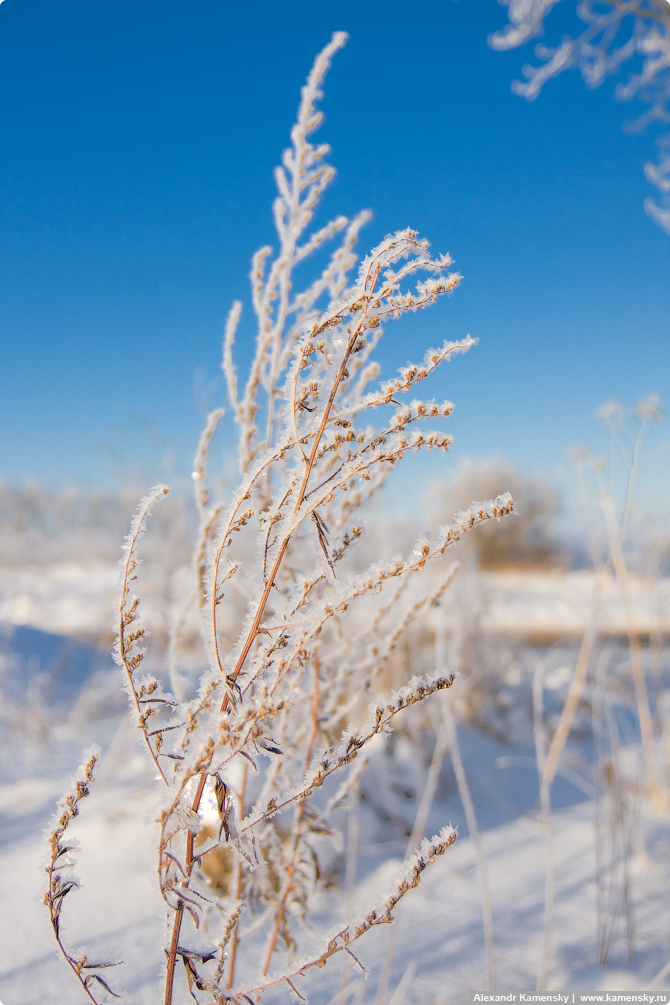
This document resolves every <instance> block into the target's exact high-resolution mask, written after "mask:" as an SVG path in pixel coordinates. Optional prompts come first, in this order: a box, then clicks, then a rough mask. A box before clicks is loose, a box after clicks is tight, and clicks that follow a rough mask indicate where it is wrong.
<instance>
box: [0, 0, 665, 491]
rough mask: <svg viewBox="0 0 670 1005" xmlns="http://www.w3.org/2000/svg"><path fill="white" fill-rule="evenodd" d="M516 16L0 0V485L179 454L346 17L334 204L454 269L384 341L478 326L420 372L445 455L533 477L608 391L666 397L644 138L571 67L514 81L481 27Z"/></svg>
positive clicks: (403, 343) (660, 292) (490, 4)
mask: <svg viewBox="0 0 670 1005" xmlns="http://www.w3.org/2000/svg"><path fill="white" fill-rule="evenodd" d="M563 7H565V11H563V10H562V9H561V8H563ZM573 7H574V3H572V2H569V3H566V4H561V5H559V8H557V10H556V11H555V13H554V15H552V19H551V21H550V25H551V34H552V40H554V39H558V38H560V34H561V30H562V29H563V28H566V29H567V28H569V27H572V23H573V22H572V18H573V17H574V14H572V15H571V8H573ZM505 19H506V14H505V11H504V10H503V8H501V7H499V6H498V4H497V3H496V2H495V0H458V2H455V0H441V2H440V3H439V4H429V5H411V4H408V3H407V0H402V2H399V0H384V2H383V3H381V2H377V0H371V2H368V3H361V2H360V0H356V2H352V0H337V3H335V2H330V0H321V2H319V3H316V2H314V0H311V2H305V0H291V2H290V3H283V4H279V3H275V2H273V3H270V2H266V0H261V2H257V3H253V4H232V3H229V2H223V0H190V2H189V3H188V4H184V3H182V2H180V3H177V2H176V0H160V2H157V0H132V2H129V0H113V2H111V0H95V2H94V3H91V0H59V2H58V3H55V2H53V0H5V2H4V3H2V4H0V79H1V86H0V102H1V104H0V118H1V123H0V207H1V212H2V244H1V251H0V255H1V262H0V333H1V336H0V337H1V340H2V356H1V363H0V374H1V375H0V476H2V477H4V478H6V479H8V480H10V481H22V480H24V479H28V478H32V479H37V480H40V481H45V482H48V483H51V484H54V485H59V486H63V485H66V484H68V483H71V482H77V483H85V484H91V483H92V484H97V483H104V484H107V485H111V484H113V483H114V482H115V481H116V480H118V479H119V478H120V477H123V476H125V475H126V474H127V473H128V472H131V471H132V472H133V473H134V474H135V475H139V477H140V478H141V479H144V480H146V481H147V482H150V481H152V480H154V479H155V478H157V477H163V478H167V479H170V478H171V479H173V480H174V479H175V478H178V477H179V475H180V473H186V472H188V470H189V465H190V459H191V457H192V455H193V452H194V447H195V444H196V443H197V438H198V433H199V429H200V426H201V424H202V419H203V416H204V414H205V413H206V412H207V411H208V410H210V409H211V408H213V407H215V406H217V405H218V404H220V403H221V402H222V400H223V385H222V381H221V379H220V371H219V354H220V342H221V332H222V326H223V321H224V318H225V315H226V313H227V310H228V307H229V304H230V301H231V300H232V299H234V298H243V299H245V300H246V298H247V290H248V281H247V274H248V270H249V259H250V257H251V255H252V253H253V251H254V250H255V249H256V248H257V247H258V246H259V245H260V244H263V243H273V230H272V222H271V215H270V206H271V202H272V199H273V195H274V188H273V179H272V169H273V167H274V165H275V164H276V163H278V160H279V155H280V152H281V150H282V149H283V147H285V146H286V145H287V139H288V132H289V129H290V126H291V124H292V122H293V120H294V115H295V110H296V107H297V101H298V95H299V88H300V86H301V84H302V82H303V80H304V78H305V76H306V74H307V72H308V70H309V67H310V65H311V63H312V60H313V57H314V55H315V53H316V52H317V51H318V50H319V49H320V48H321V47H322V46H323V45H324V44H325V43H326V41H327V40H328V39H329V37H330V35H331V33H332V31H333V30H335V29H344V30H346V31H348V32H349V34H350V41H349V43H348V45H347V47H346V49H345V50H344V51H343V52H341V53H339V54H338V55H337V56H336V57H335V61H334V65H333V68H332V70H331V72H330V75H329V77H328V81H327V88H326V97H325V101H324V102H323V108H324V110H325V112H326V116H327V119H326V123H325V125H324V126H323V128H322V130H321V132H320V134H319V138H320V139H323V140H325V141H327V142H328V143H330V144H331V146H332V148H333V153H332V157H331V160H332V163H333V164H334V165H335V166H336V168H337V170H338V176H337V179H336V181H335V182H334V184H333V185H332V187H331V189H330V190H329V193H328V196H327V199H326V201H325V207H324V214H327V215H335V214H337V213H340V212H344V213H346V214H353V213H354V212H356V211H357V210H358V209H360V208H364V207H366V208H370V209H371V210H372V211H373V213H374V218H373V221H372V223H371V224H370V225H369V226H368V227H367V228H366V230H365V231H364V234H363V241H362V243H361V246H360V248H361V252H362V253H363V252H365V251H366V250H367V249H368V247H371V246H373V244H374V243H376V242H377V241H378V240H379V239H380V238H381V237H383V236H384V235H385V234H386V233H388V232H389V231H392V230H397V229H399V228H401V227H406V226H412V227H414V228H416V229H418V230H419V231H420V233H421V234H422V235H425V236H426V237H428V238H429V239H430V241H431V242H432V244H433V247H434V248H435V250H437V251H447V250H448V251H449V252H451V254H452V255H453V256H454V258H455V260H456V267H457V268H458V269H459V271H461V272H462V273H463V274H464V275H465V282H464V284H463V287H462V288H461V289H460V290H458V291H457V292H456V293H455V294H454V296H453V297H452V298H451V299H450V300H449V301H448V302H446V303H444V304H442V305H440V306H438V307H435V308H433V309H432V310H431V311H430V312H427V313H425V314H421V315H419V316H418V317H417V319H416V320H412V322H411V323H410V324H407V325H405V326H404V327H402V326H401V327H398V328H397V329H394V328H393V326H390V327H389V329H388V334H387V345H386V349H385V356H384V361H385V363H386V364H387V365H390V362H391V361H392V360H395V362H396V363H397V364H403V363H405V362H406V361H407V359H413V358H415V357H417V356H420V355H422V353H423V348H424V346H425V345H427V344H432V343H435V342H438V341H440V340H441V339H442V338H444V337H447V338H462V337H463V336H464V335H465V334H467V333H470V334H472V335H473V336H474V337H476V338H478V339H479V340H480V342H479V346H478V347H477V348H476V349H474V350H472V351H471V352H470V353H468V355H467V356H465V357H460V358H459V359H458V360H457V361H455V362H454V363H452V364H450V366H449V367H448V368H447V369H446V370H445V374H444V377H443V378H442V380H441V382H440V383H439V385H436V386H434V387H433V388H432V391H433V393H434V394H435V396H436V397H449V398H451V399H452V400H453V401H455V403H456V405H457V409H456V411H455V413H454V416H453V419H452V420H450V425H451V428H450V431H451V432H452V433H454V435H455V436H456V438H457V440H458V447H457V456H460V457H463V456H465V455H470V456H475V457H477V456H480V457H483V456H491V455H496V454H497V455H504V456H507V457H509V458H510V459H511V460H512V461H513V462H514V463H515V464H517V465H518V466H519V467H520V468H522V469H525V470H531V469H541V470H550V469H551V468H552V467H554V466H555V465H556V464H557V463H559V462H560V461H561V459H562V457H563V456H564V452H565V450H566V449H567V448H568V447H570V446H571V445H572V444H574V443H578V442H588V441H590V440H594V442H595V437H596V435H597V434H596V433H595V431H594V430H595V426H594V423H593V421H592V414H593V411H594V409H595V408H596V407H597V406H598V405H600V404H601V403H602V402H603V401H604V400H606V399H609V398H618V399H620V400H622V401H623V402H627V403H630V402H632V401H634V400H635V399H636V398H637V397H639V396H640V395H642V394H644V393H646V392H649V391H655V392H658V393H659V394H660V395H661V397H662V399H664V400H665V402H666V404H667V402H668V400H669V399H670V393H669V392H670V365H669V364H670V337H669V336H670V238H668V237H667V236H666V235H665V234H664V233H663V232H662V231H661V230H660V229H659V228H658V227H657V226H655V225H654V223H653V222H652V220H651V219H650V218H649V217H648V216H646V214H645V213H644V211H643V209H642V203H643V200H644V198H645V197H646V196H647V195H649V194H653V192H652V189H651V186H650V185H649V183H648V182H647V181H646V179H645V178H644V175H643V172H642V167H643V164H644V162H645V161H646V160H650V159H652V157H653V155H654V137H653V133H651V132H647V133H642V134H640V135H632V136H631V135H626V134H625V133H624V132H623V131H622V124H623V122H624V121H625V120H626V118H629V119H630V118H633V117H634V114H635V109H633V108H630V107H628V106H622V105H620V104H618V103H616V102H615V101H613V99H612V86H606V87H603V88H601V89H600V90H597V91H593V92H589V91H587V90H586V89H585V88H584V85H583V83H582V81H581V79H580V78H579V77H578V76H577V75H576V74H564V75H563V76H562V77H560V78H559V79H557V80H556V81H554V82H552V83H550V85H548V87H547V88H546V90H545V92H544V93H543V94H542V95H541V97H540V98H539V99H538V101H537V102H535V103H534V104H528V103H527V102H525V101H524V100H523V99H521V98H518V97H515V96H514V95H513V94H512V93H511V92H510V87H509V85H510V82H511V80H512V79H513V78H514V77H517V76H519V75H520V68H521V66H522V64H523V63H524V62H526V61H528V60H529V59H530V58H531V57H532V51H531V48H530V47H526V48H524V49H521V50H518V51H513V52H511V53H497V52H494V51H493V50H491V49H490V48H489V47H488V46H487V42H486V39H487V35H488V34H489V33H490V32H491V31H494V30H496V29H497V28H500V27H501V26H502V25H503V24H504V22H505ZM561 19H563V20H561ZM246 318H247V320H248V321H249V319H250V310H247V314H246ZM251 331H252V328H251V325H249V327H247V328H244V329H243V334H244V333H246V335H247V337H248V336H250V334H251ZM165 456H168V457H170V458H171V460H170V461H169V464H168V470H161V463H162V459H163V458H164V457H165Z"/></svg>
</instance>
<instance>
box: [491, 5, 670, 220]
mask: <svg viewBox="0 0 670 1005" xmlns="http://www.w3.org/2000/svg"><path fill="white" fill-rule="evenodd" d="M500 2H501V3H502V4H503V5H504V6H506V7H508V8H509V22H508V24H506V25H505V27H504V29H503V30H502V31H498V32H495V33H494V34H492V35H491V36H490V38H489V43H490V44H491V45H492V46H493V48H494V49H514V48H516V47H517V46H519V45H523V44H524V43H526V42H528V41H530V39H532V38H536V37H537V36H538V35H541V34H542V31H543V29H544V19H545V17H546V16H547V15H548V14H549V13H550V11H551V9H552V8H553V7H555V6H556V5H557V4H558V3H560V2H561V0H500ZM577 13H578V15H579V17H580V18H581V20H582V21H584V22H585V24H586V28H585V29H584V31H583V32H582V33H581V34H579V35H577V36H576V37H575V38H571V37H570V36H569V35H564V36H563V38H562V40H561V43H560V45H558V46H556V48H550V47H548V46H546V45H538V46H536V48H535V54H536V56H537V57H538V59H539V60H540V61H541V62H540V65H539V66H524V68H523V72H524V75H525V76H526V78H527V79H526V80H525V81H520V80H517V81H514V83H513V84H512V90H513V91H514V92H515V93H516V94H521V95H523V96H524V97H525V98H528V100H529V101H533V100H534V99H535V98H536V97H537V96H538V94H539V93H540V91H541V90H542V88H543V87H544V85H545V83H546V82H547V81H548V80H550V79H551V78H552V77H556V76H558V74H559V73H562V71H563V70H567V69H570V68H571V67H578V68H579V69H580V70H581V73H582V76H583V78H584V80H585V82H586V85H587V86H588V87H598V86H599V85H600V84H602V83H603V81H604V80H605V78H606V77H607V76H609V75H610V74H614V73H618V72H619V70H620V69H621V67H622V65H623V64H624V63H625V62H627V61H628V60H630V59H633V58H637V60H638V61H639V62H640V63H641V68H640V71H639V72H638V73H631V74H630V76H629V77H628V79H627V80H626V81H625V83H620V84H619V85H618V86H617V89H616V94H617V97H619V98H621V100H623V101H630V100H632V99H633V98H639V99H640V100H642V101H644V102H646V103H647V104H648V105H649V108H648V109H647V111H646V112H645V113H644V114H643V115H641V116H640V117H639V119H638V120H637V122H636V123H635V128H636V129H641V128H643V127H644V126H645V125H647V123H650V122H654V121H656V122H662V123H668V122H670V105H669V102H670V0H580V2H579V3H578V4H577ZM658 147H659V156H658V161H657V163H655V164H647V165H645V174H646V176H647V178H648V179H649V181H650V182H652V184H654V185H656V187H657V188H658V189H659V191H660V192H661V200H660V202H655V201H654V200H653V199H651V198H648V199H646V200H645V204H644V207H645V209H646V211H647V212H648V213H649V215H650V216H651V217H652V218H653V219H654V220H655V221H656V223H658V224H659V225H660V226H661V227H663V229H664V230H665V231H666V233H668V234H670V134H666V135H663V136H661V137H660V138H659V140H658Z"/></svg>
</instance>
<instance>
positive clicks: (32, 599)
mask: <svg viewBox="0 0 670 1005" xmlns="http://www.w3.org/2000/svg"><path fill="white" fill-rule="evenodd" d="M118 573H119V569H118V565H116V564H115V563H104V562H100V561H96V562H90V563H84V562H60V563H53V564H50V565H47V566H46V567H44V566H37V565H36V566H29V565H28V566H25V565H22V566H19V567H16V566H14V567H11V568H0V623H3V622H4V623H6V624H12V625H28V626H30V627H32V628H39V629H41V630H42V631H45V632H56V633H63V634H65V635H86V636H87V637H98V636H99V635H100V633H102V632H105V633H107V632H108V631H109V628H110V624H111V614H110V612H111V611H112V610H113V601H114V597H115V594H116V590H117V584H118ZM181 575H182V577H183V578H184V579H186V578H187V577H188V575H189V570H188V569H187V568H186V569H183V570H181ZM475 582H476V587H475V591H474V592H475V594H476V597H475V599H476V601H477V606H478V609H479V611H480V618H479V621H478V626H479V628H480V630H482V631H485V632H502V633H507V634H512V635H526V634H528V635H537V636H542V637H546V638H561V637H563V636H566V635H575V634H580V633H581V632H583V631H584V630H585V628H587V627H588V625H589V623H590V621H591V619H592V617H593V612H594V594H595V592H596V584H597V577H596V575H595V574H594V573H593V572H589V571H586V570H582V571H577V572H559V571H553V572H530V573H529V572H513V571H510V572H482V573H479V574H478V575H477V576H476V580H475ZM145 585H146V584H145ZM630 610H631V624H632V627H633V629H634V630H635V631H637V632H642V633H644V634H649V633H650V632H665V633H668V632H670V579H667V578H666V579H646V578H644V577H642V576H632V577H631V582H630ZM449 617H450V616H449V613H448V612H447V626H448V627H452V625H451V624H450V621H449ZM597 618H598V623H599V625H600V627H601V629H602V631H603V632H605V633H609V634H613V635H624V634H625V633H626V616H625V611H624V606H623V602H622V598H621V592H620V590H619V586H618V584H617V582H616V580H615V579H614V578H613V577H610V578H608V579H606V580H605V583H604V587H603V589H602V594H601V597H600V600H599V603H598V606H597ZM452 620H453V616H452Z"/></svg>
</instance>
